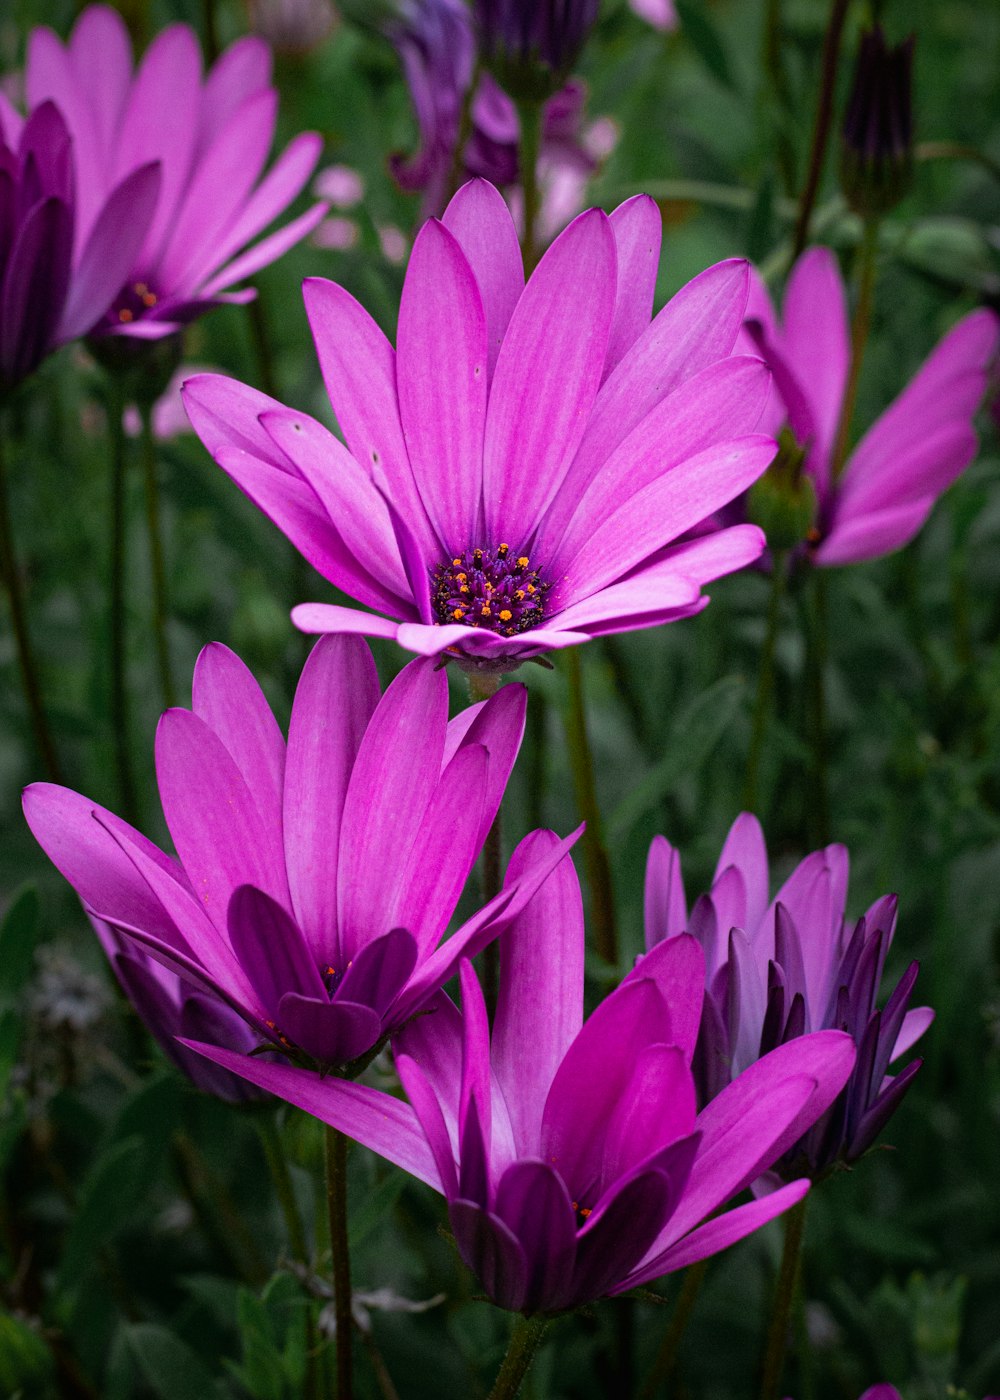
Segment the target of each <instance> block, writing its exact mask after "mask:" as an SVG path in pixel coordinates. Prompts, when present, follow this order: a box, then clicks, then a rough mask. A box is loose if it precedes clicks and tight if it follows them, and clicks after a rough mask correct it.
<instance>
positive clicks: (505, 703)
mask: <svg viewBox="0 0 1000 1400" xmlns="http://www.w3.org/2000/svg"><path fill="white" fill-rule="evenodd" d="M527 706H528V692H527V689H526V688H525V687H524V686H523V685H519V684H517V683H516V682H515V683H513V684H509V685H505V686H502V687H501V689H500V690H499V691H498V692H497V694H496V695H494V696H493V698H492V699H491V700H490V701H489V702H486V703H483V704H480V705H467V706H466V708H465V709H464V710H462V711H461V713H460V714H458V715H457V716H456V717H455V719H453V720H451V721H450V723H449V725H448V735H447V738H446V740H445V751H444V760H443V761H444V762H445V763H446V764H447V763H448V762H449V761H450V760H451V758H452V756H453V754H454V753H455V752H457V749H458V747H459V745H461V746H462V747H465V746H466V745H468V744H482V745H483V746H484V747H485V749H486V750H487V752H488V753H489V756H490V762H489V770H488V773H487V776H486V784H485V792H484V796H483V814H482V818H481V821H480V825H479V840H480V845H481V844H482V842H483V841H485V840H486V835H487V832H488V831H489V829H490V827H491V826H492V825H493V819H494V817H495V816H496V814H497V811H498V810H499V807H500V802H501V800H502V798H503V795H504V789H505V788H506V786H507V780H508V778H509V777H510V774H511V769H512V768H513V766H514V760H515V759H516V758H517V752H518V749H519V748H520V746H521V739H522V738H523V736H524V721H525V714H526V712H527Z"/></svg>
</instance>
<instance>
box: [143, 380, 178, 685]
mask: <svg viewBox="0 0 1000 1400" xmlns="http://www.w3.org/2000/svg"><path fill="white" fill-rule="evenodd" d="M139 421H140V423H141V431H140V445H141V455H142V475H143V485H144V489H145V494H146V529H147V532H148V534H149V567H150V574H151V577H152V584H153V637H154V639H155V643H156V664H157V669H158V670H159V673H160V690H161V692H162V695H163V705H164V708H165V709H170V708H171V706H173V705H176V703H177V700H176V695H177V692H176V690H175V688H174V678H173V668H172V666H171V662H170V639H169V637H168V636H167V619H168V616H169V604H168V601H167V571H166V565H165V563H164V557H163V526H162V521H161V518H160V490H159V485H158V483H157V480H156V438H155V437H154V435H153V406H152V404H151V403H149V402H143V403H142V404H141V405H140V408H139Z"/></svg>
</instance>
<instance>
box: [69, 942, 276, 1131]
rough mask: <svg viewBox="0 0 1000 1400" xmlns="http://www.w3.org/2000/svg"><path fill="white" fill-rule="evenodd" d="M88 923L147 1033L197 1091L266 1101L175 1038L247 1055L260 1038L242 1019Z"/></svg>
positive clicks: (136, 947)
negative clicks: (196, 1041)
mask: <svg viewBox="0 0 1000 1400" xmlns="http://www.w3.org/2000/svg"><path fill="white" fill-rule="evenodd" d="M90 922H91V924H92V925H93V928H94V932H95V933H96V934H97V937H98V938H99V939H100V942H101V946H102V947H103V949H104V951H105V953H107V955H108V961H109V962H110V963H111V966H112V968H113V969H114V973H115V976H116V977H117V978H118V981H119V982H120V984H121V987H122V990H123V991H124V993H125V995H126V996H127V997H128V999H129V1001H130V1002H131V1003H132V1005H133V1006H134V1007H135V1009H136V1011H137V1012H138V1014H139V1017H140V1019H141V1020H142V1021H143V1022H144V1024H145V1026H146V1028H147V1030H148V1031H149V1033H150V1035H151V1036H152V1037H153V1039H154V1040H155V1041H156V1043H157V1045H159V1047H160V1049H161V1050H162V1051H163V1052H164V1054H165V1055H166V1056H167V1058H168V1059H169V1060H171V1061H172V1062H173V1063H174V1064H175V1065H176V1066H177V1068H178V1069H179V1070H180V1071H181V1073H182V1074H185V1075H187V1077H188V1079H190V1080H191V1082H192V1083H193V1084H194V1086H195V1088H196V1089H200V1090H201V1091H202V1092H203V1093H205V1094H214V1095H215V1097H216V1098H219V1099H225V1101H226V1102H227V1103H249V1102H254V1101H256V1100H259V1099H264V1098H267V1097H269V1095H267V1094H265V1093H263V1092H262V1091H261V1090H259V1089H257V1088H255V1087H254V1086H253V1085H252V1084H248V1083H247V1082H246V1080H245V1079H241V1078H240V1077H239V1076H238V1075H235V1074H230V1073H229V1071H228V1070H224V1069H220V1067H219V1066H218V1065H213V1064H212V1063H211V1062H210V1061H207V1060H206V1059H205V1057H204V1056H203V1055H198V1054H196V1053H195V1052H194V1051H193V1050H189V1049H188V1047H187V1046H186V1045H182V1044H181V1042H180V1040H179V1039H178V1037H186V1038H188V1039H189V1040H200V1041H207V1042H208V1044H209V1045H224V1046H226V1047H227V1048H228V1049H230V1050H237V1051H240V1052H241V1053H243V1054H249V1053H250V1051H251V1050H253V1049H254V1047H255V1046H256V1045H257V1044H258V1042H259V1039H260V1038H259V1036H257V1035H255V1034H254V1032H253V1031H252V1030H251V1029H250V1027H249V1026H248V1025H247V1023H246V1021H244V1020H243V1019H242V1017H240V1016H238V1015H237V1014H236V1012H235V1011H233V1010H232V1008H231V1007H229V1006H227V1005H226V1003H225V1002H224V1001H222V1000H221V999H220V998H219V997H217V996H213V995H212V993H211V992H208V991H203V990H195V989H194V988H192V987H191V986H190V985H189V984H188V983H187V982H185V981H184V980H183V979H182V978H180V977H178V976H177V974H176V972H171V971H170V969H169V968H167V967H164V966H163V965H162V964H161V963H158V962H157V961H156V960H155V959H154V958H151V957H149V955H148V954H147V953H146V952H145V951H144V950H143V949H142V948H141V947H140V946H139V945H138V944H137V943H135V942H133V941H132V939H129V938H124V937H123V936H122V935H121V934H120V933H117V932H116V931H115V929H113V928H112V926H111V925H110V924H107V923H105V922H104V920H103V919H96V918H94V917H93V916H91V919H90ZM206 1071H207V1072H206Z"/></svg>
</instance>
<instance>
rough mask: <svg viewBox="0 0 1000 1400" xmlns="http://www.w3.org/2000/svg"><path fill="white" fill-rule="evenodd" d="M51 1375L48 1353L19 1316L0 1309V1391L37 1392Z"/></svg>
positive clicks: (49, 1354) (1, 1392) (11, 1392)
mask: <svg viewBox="0 0 1000 1400" xmlns="http://www.w3.org/2000/svg"><path fill="white" fill-rule="evenodd" d="M51 1376H52V1353H51V1352H50V1351H49V1349H48V1347H47V1346H46V1345H45V1343H44V1342H43V1341H42V1339H41V1337H39V1335H38V1333H37V1332H33V1331H32V1329H31V1328H30V1327H29V1326H28V1325H27V1324H26V1323H24V1322H22V1321H21V1320H20V1318H17V1317H12V1316H11V1315H10V1313H8V1312H4V1311H2V1310H0V1394H3V1395H16V1394H17V1392H18V1391H21V1392H22V1393H23V1394H25V1395H37V1394H39V1393H40V1391H41V1390H42V1387H43V1386H44V1385H45V1383H46V1382H47V1381H49V1380H50V1379H51Z"/></svg>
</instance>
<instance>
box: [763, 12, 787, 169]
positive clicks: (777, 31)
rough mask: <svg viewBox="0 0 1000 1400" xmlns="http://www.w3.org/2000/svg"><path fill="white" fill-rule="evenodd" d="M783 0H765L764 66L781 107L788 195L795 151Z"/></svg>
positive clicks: (779, 133)
mask: <svg viewBox="0 0 1000 1400" xmlns="http://www.w3.org/2000/svg"><path fill="white" fill-rule="evenodd" d="M782 31H783V25H782V18H781V0H766V4H765V7H764V43H763V68H764V72H765V73H766V74H767V77H768V80H769V82H770V85H771V89H772V91H773V93H774V96H775V97H776V98H777V102H778V106H779V107H780V109H781V116H782V120H781V121H780V122H779V123H778V127H777V130H776V131H775V133H774V135H775V148H776V151H777V156H778V165H779V167H780V169H781V178H782V182H783V184H784V186H785V192H786V194H794V192H795V151H794V149H793V148H792V143H791V141H790V140H789V137H788V129H787V126H786V120H787V117H788V114H789V112H791V110H792V100H791V93H790V92H789V90H788V76H787V74H786V73H785V65H784V64H783V63H782V61H781V41H782Z"/></svg>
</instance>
